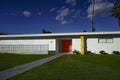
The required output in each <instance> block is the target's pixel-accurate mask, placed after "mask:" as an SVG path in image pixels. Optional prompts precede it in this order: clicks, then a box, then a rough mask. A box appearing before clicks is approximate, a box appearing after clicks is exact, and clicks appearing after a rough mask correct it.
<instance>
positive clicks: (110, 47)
mask: <svg viewBox="0 0 120 80" xmlns="http://www.w3.org/2000/svg"><path fill="white" fill-rule="evenodd" d="M87 50H88V51H92V52H93V53H96V54H98V53H99V51H101V50H104V51H105V52H107V53H109V54H111V53H112V52H113V51H114V50H116V51H120V38H113V43H98V38H88V39H87Z"/></svg>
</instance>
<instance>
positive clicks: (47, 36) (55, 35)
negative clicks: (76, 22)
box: [0, 31, 120, 39]
mask: <svg viewBox="0 0 120 80" xmlns="http://www.w3.org/2000/svg"><path fill="white" fill-rule="evenodd" d="M80 36H86V37H90V38H95V37H104V36H106V37H120V31H116V32H80V33H50V34H22V35H0V39H59V38H79V37H80Z"/></svg>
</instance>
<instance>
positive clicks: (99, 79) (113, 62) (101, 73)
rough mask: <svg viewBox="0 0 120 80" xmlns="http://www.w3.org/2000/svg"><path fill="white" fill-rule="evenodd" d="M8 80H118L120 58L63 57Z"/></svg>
mask: <svg viewBox="0 0 120 80" xmlns="http://www.w3.org/2000/svg"><path fill="white" fill-rule="evenodd" d="M10 80H120V56H118V55H84V56H81V55H65V56H63V57H61V58H59V59H56V60H53V61H51V62H48V63H46V64H44V65H42V66H40V67H37V68H34V69H32V70H30V71H27V72H25V73H23V74H21V75H18V76H16V77H13V78H11V79H10Z"/></svg>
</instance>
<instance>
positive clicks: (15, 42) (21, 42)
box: [0, 39, 56, 52]
mask: <svg viewBox="0 0 120 80" xmlns="http://www.w3.org/2000/svg"><path fill="white" fill-rule="evenodd" d="M2 45H3V46H4V47H8V46H9V45H13V48H14V49H17V50H16V51H17V52H18V48H16V47H19V48H20V46H17V45H22V46H23V45H38V47H39V49H38V50H40V46H39V45H43V46H44V45H48V48H49V49H48V50H49V51H55V50H56V42H55V39H33V40H0V46H2ZM5 45H6V46H5ZM15 46H16V47H15ZM23 47H25V46H23ZM29 47H30V48H29V49H30V50H31V48H32V49H34V50H36V49H37V47H36V46H34V48H33V46H29ZM1 48H2V47H1ZM25 48H28V47H25ZM25 48H24V49H25ZM10 49H11V48H8V49H4V50H2V51H6V50H7V51H6V52H9V51H13V50H10ZM20 50H21V49H20ZM20 50H19V52H20ZM30 50H27V51H30ZM41 50H42V49H41ZM14 51H15V50H14ZM32 51H33V50H32Z"/></svg>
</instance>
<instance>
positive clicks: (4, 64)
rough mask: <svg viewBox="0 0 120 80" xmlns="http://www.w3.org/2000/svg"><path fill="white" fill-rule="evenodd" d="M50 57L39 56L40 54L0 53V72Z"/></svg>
mask: <svg viewBox="0 0 120 80" xmlns="http://www.w3.org/2000/svg"><path fill="white" fill-rule="evenodd" d="M49 56H50V55H40V54H35V55H34V54H8V53H0V71H2V70H5V69H9V68H12V67H15V66H17V65H21V64H24V63H28V62H31V61H35V60H38V59H42V58H45V57H49Z"/></svg>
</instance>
